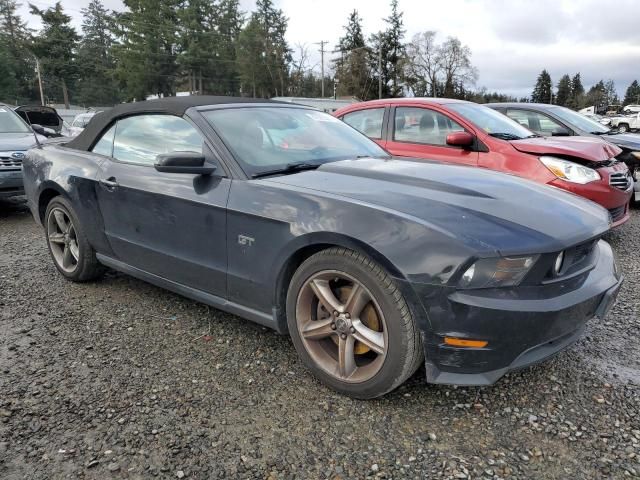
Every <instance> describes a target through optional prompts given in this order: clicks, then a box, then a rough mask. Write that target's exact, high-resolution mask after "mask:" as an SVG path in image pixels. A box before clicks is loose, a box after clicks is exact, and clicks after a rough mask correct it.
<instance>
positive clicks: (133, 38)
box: [114, 0, 182, 100]
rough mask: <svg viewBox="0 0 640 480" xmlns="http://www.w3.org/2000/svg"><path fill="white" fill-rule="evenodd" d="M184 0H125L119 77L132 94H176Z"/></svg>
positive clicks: (120, 17)
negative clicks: (180, 22) (178, 28)
mask: <svg viewBox="0 0 640 480" xmlns="http://www.w3.org/2000/svg"><path fill="white" fill-rule="evenodd" d="M181 3H182V0H163V1H162V2H158V1H156V0H124V4H125V6H126V7H127V9H128V10H127V11H125V12H124V13H121V14H119V15H118V16H117V22H116V23H117V25H118V39H119V44H118V45H116V46H115V47H114V56H115V58H116V63H117V70H116V74H117V78H118V79H119V80H120V82H121V84H122V85H123V87H124V89H125V91H126V95H127V97H128V98H130V99H131V98H135V99H137V100H144V99H145V98H146V96H147V95H149V94H154V95H161V96H168V95H174V94H175V91H176V88H175V85H176V78H177V76H178V73H179V72H178V68H179V67H178V62H177V53H178V51H177V50H178V42H179V38H178V32H177V29H176V25H178V23H179V22H178V7H179V6H180V5H181Z"/></svg>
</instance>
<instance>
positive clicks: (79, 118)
mask: <svg viewBox="0 0 640 480" xmlns="http://www.w3.org/2000/svg"><path fill="white" fill-rule="evenodd" d="M96 113H98V112H87V113H81V114H79V115H76V117H75V118H74V119H73V122H71V126H70V127H69V136H70V137H75V136H76V135H78V134H79V133H80V132H81V131H83V130H84V128H85V127H86V126H87V124H88V123H89V120H91V119H92V118H93V116H94V115H95V114H96Z"/></svg>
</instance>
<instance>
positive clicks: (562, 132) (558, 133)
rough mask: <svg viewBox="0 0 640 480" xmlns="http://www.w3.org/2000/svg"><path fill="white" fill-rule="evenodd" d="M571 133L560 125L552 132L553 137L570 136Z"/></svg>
mask: <svg viewBox="0 0 640 480" xmlns="http://www.w3.org/2000/svg"><path fill="white" fill-rule="evenodd" d="M570 135H571V132H570V131H569V130H568V129H567V128H564V127H558V128H556V129H555V130H553V131H552V132H551V136H552V137H568V136H570Z"/></svg>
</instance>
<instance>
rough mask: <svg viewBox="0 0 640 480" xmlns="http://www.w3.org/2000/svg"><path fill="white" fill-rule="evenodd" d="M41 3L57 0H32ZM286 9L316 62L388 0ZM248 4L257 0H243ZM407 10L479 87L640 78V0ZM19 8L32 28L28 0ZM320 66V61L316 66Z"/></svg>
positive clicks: (372, 21) (76, 6)
mask: <svg viewBox="0 0 640 480" xmlns="http://www.w3.org/2000/svg"><path fill="white" fill-rule="evenodd" d="M61 2H62V5H63V7H64V8H65V9H66V11H67V13H68V14H69V15H71V16H72V17H73V18H74V22H75V24H76V26H77V27H78V30H79V29H80V18H81V14H80V10H81V9H82V8H83V7H84V6H86V5H87V4H88V3H89V0H61ZM31 3H34V4H35V5H37V6H38V7H40V8H45V7H48V6H52V5H53V4H54V2H53V1H47V0H31ZM104 3H105V5H106V6H107V7H108V8H112V9H115V10H122V9H123V8H124V7H123V4H122V1H121V0H104ZM275 3H276V5H278V6H279V7H280V8H282V10H284V12H285V14H286V15H287V16H288V17H289V28H288V31H287V39H288V41H289V43H290V45H291V46H292V47H295V46H296V45H297V44H306V45H307V46H308V47H309V51H310V53H312V51H313V56H312V59H311V62H312V64H317V65H319V62H320V55H319V53H317V52H316V50H317V49H318V48H319V47H318V46H317V45H314V43H315V42H319V41H320V40H327V41H329V46H328V49H329V50H332V49H334V48H335V44H336V43H337V40H338V38H340V36H341V35H342V33H343V26H344V25H345V24H346V23H347V17H348V15H349V12H351V11H352V10H353V9H357V10H358V12H359V13H360V16H361V17H362V18H363V22H364V31H365V34H366V35H367V36H368V35H369V34H370V33H373V32H377V31H378V30H380V29H383V28H384V22H383V20H382V19H383V18H384V17H386V16H388V14H389V0H275ZM241 5H242V8H243V9H244V10H245V11H250V10H251V9H252V8H253V7H254V5H255V0H241ZM399 5H400V10H402V11H403V12H404V23H405V28H406V30H407V34H406V38H407V39H408V38H410V37H411V36H412V35H413V34H415V33H417V32H421V31H425V30H435V31H437V32H438V33H439V34H440V35H441V36H442V38H444V37H446V36H448V35H452V36H456V37H458V38H459V39H460V40H461V41H462V42H463V43H465V44H467V45H468V46H469V47H471V50H472V52H473V55H472V61H473V64H474V65H475V66H476V67H478V70H479V74H480V76H479V79H478V82H477V87H483V86H484V87H487V89H489V90H491V91H493V90H497V91H500V92H504V93H509V94H511V95H516V96H518V97H520V96H528V95H530V94H531V90H532V89H533V85H534V83H535V80H536V77H537V75H538V74H539V73H540V71H541V70H542V69H543V68H546V69H547V70H549V72H550V73H551V78H552V79H553V81H554V84H555V83H557V81H558V79H559V78H560V76H561V75H562V74H564V73H569V74H570V75H573V74H574V73H576V72H578V71H579V72H580V73H581V74H582V79H583V83H584V84H585V86H586V87H587V88H588V87H589V86H591V85H592V84H593V83H595V82H597V81H598V80H600V79H605V80H606V79H609V78H612V79H613V80H614V81H615V82H616V86H617V88H618V92H619V94H620V95H624V91H625V89H626V88H627V86H628V85H629V83H631V82H632V81H633V80H634V79H638V80H640V28H638V19H639V18H640V0H616V1H615V2H614V1H603V0H535V1H534V0H446V1H436V0H399ZM21 14H22V15H23V16H24V18H25V19H27V20H28V21H29V23H30V25H31V26H32V27H33V28H38V27H39V24H38V22H37V21H36V20H35V19H34V18H33V17H31V16H30V15H29V10H28V7H27V0H24V5H23V7H22V8H21ZM318 69H319V67H318Z"/></svg>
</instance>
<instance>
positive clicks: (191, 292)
mask: <svg viewBox="0 0 640 480" xmlns="http://www.w3.org/2000/svg"><path fill="white" fill-rule="evenodd" d="M96 257H97V259H98V261H99V262H100V263H102V264H103V265H105V266H107V267H109V268H113V269H114V270H118V271H119V272H122V273H126V274H127V275H131V276H132V277H135V278H138V279H140V280H144V281H145V282H149V283H151V284H153V285H155V286H157V287H160V288H164V289H166V290H170V291H172V292H174V293H177V294H179V295H182V296H184V297H187V298H191V299H192V300H196V301H198V302H202V303H205V304H207V305H210V306H212V307H214V308H217V309H218V310H222V311H225V312H227V313H231V314H233V315H238V316H239V317H242V318H246V319H247V320H251V321H252V322H256V323H259V324H260V325H264V326H265V327H269V328H272V329H274V330H276V331H278V322H277V321H276V319H275V317H274V315H269V314H268V313H264V312H260V311H258V310H254V309H252V308H248V307H245V306H243V305H240V304H237V303H234V302H229V301H228V300H226V299H224V298H221V297H218V296H216V295H212V294H210V293H207V292H203V291H202V290H196V289H195V288H191V287H188V286H186V285H182V284H180V283H176V282H173V281H171V280H167V279H166V278H163V277H160V276H158V275H155V274H153V273H149V272H145V271H144V270H140V269H139V268H136V267H132V266H131V265H128V264H126V263H124V262H121V261H120V260H116V259H114V258H111V257H107V256H105V255H101V254H99V253H98V254H96ZM280 333H282V332H280Z"/></svg>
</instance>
